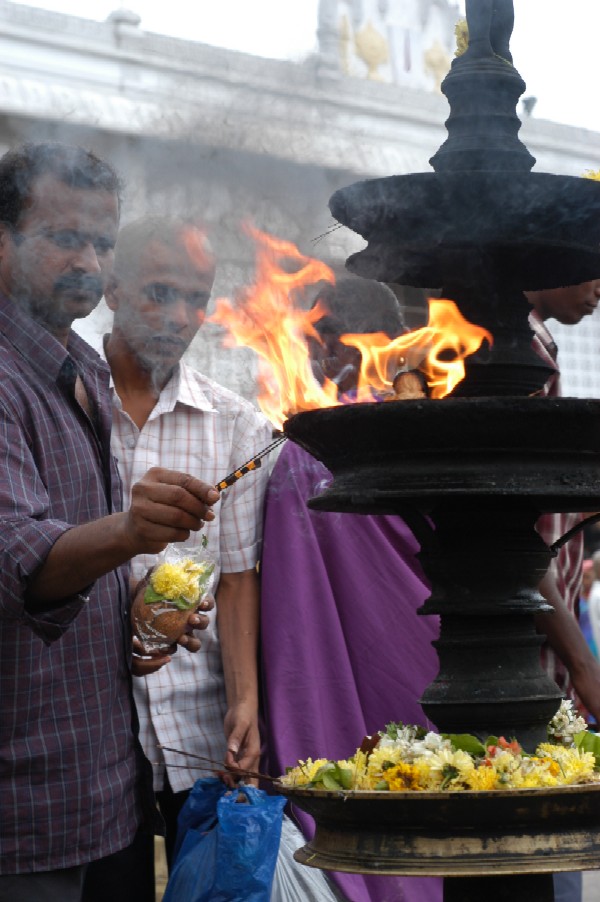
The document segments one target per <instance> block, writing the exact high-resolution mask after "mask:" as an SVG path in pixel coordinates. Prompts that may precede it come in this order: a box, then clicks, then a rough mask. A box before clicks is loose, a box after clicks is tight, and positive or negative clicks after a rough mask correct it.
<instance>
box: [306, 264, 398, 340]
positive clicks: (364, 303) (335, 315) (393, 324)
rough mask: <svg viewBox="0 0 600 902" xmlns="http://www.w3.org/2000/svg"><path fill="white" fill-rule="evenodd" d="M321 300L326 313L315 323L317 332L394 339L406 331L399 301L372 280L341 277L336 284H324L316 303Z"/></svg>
mask: <svg viewBox="0 0 600 902" xmlns="http://www.w3.org/2000/svg"><path fill="white" fill-rule="evenodd" d="M317 301H320V303H321V305H322V306H323V307H325V308H326V309H327V311H328V313H327V314H326V315H325V316H324V317H323V318H322V319H320V320H319V321H318V322H317V323H315V328H316V329H317V331H318V332H322V333H324V332H335V333H337V334H342V333H344V332H353V333H355V334H364V333H366V332H385V333H386V335H388V336H389V337H390V338H396V337H397V336H398V335H402V333H403V332H405V331H406V326H405V324H404V317H403V316H402V308H401V307H400V303H399V301H398V298H397V297H396V295H395V294H394V292H393V291H392V290H391V288H388V286H387V285H384V284H383V282H375V281H374V280H373V279H361V278H358V277H355V278H350V277H348V278H342V279H338V281H337V282H336V284H335V285H329V284H327V285H325V287H324V288H322V289H321V290H320V291H319V294H318V295H317V298H316V300H315V303H316V302H317Z"/></svg>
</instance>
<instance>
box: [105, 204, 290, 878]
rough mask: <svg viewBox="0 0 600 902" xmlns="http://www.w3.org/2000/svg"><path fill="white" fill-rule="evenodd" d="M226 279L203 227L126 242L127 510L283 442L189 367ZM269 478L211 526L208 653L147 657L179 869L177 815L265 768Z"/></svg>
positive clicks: (120, 340)
mask: <svg viewBox="0 0 600 902" xmlns="http://www.w3.org/2000/svg"><path fill="white" fill-rule="evenodd" d="M214 276H215V261H214V258H213V255H212V252H211V249H210V247H209V245H208V242H207V239H206V236H205V234H204V231H203V229H202V228H201V227H198V226H197V225H195V224H191V223H185V222H182V221H177V220H175V221H173V220H168V219H165V218H159V217H155V218H146V219H142V220H139V221H137V222H134V223H131V224H129V225H127V226H125V227H124V228H123V229H122V230H121V232H120V234H119V239H118V242H117V246H116V256H115V267H114V275H113V277H112V278H111V280H110V282H109V286H108V289H107V292H106V301H107V304H108V306H109V307H110V308H111V309H112V310H113V312H114V323H113V328H112V331H111V334H110V335H109V336H107V337H105V341H104V351H105V354H106V359H107V361H108V363H109V365H110V369H111V373H112V385H113V388H112V391H113V434H112V448H113V452H114V454H115V456H116V458H117V461H118V466H119V471H120V473H121V477H122V479H123V487H124V498H125V505H126V506H127V504H128V499H129V494H130V490H131V486H132V484H133V483H135V481H136V480H137V479H138V478H139V474H140V473H142V472H144V471H145V470H146V469H147V468H148V466H152V465H158V466H167V467H170V468H171V467H172V468H174V469H177V470H184V471H186V472H189V473H194V474H197V475H198V476H200V477H201V479H202V480H204V481H205V482H207V483H211V484H213V485H215V484H216V483H218V482H219V481H220V480H221V479H223V477H224V476H226V475H228V474H229V473H231V472H233V471H235V470H236V469H237V468H238V467H239V466H240V465H241V464H243V463H244V462H245V461H246V460H248V459H250V458H251V457H253V456H254V455H255V454H256V453H257V452H259V451H261V450H263V449H264V448H265V447H266V446H267V445H269V444H270V442H271V440H272V427H271V425H270V424H269V422H268V421H267V420H266V419H265V418H264V417H263V416H262V414H260V413H259V412H258V411H257V410H256V409H255V407H254V406H253V405H252V404H250V403H249V402H248V401H246V400H244V399H243V398H240V397H238V396H237V395H235V394H234V393H233V392H231V391H229V390H228V389H225V388H223V387H222V386H220V385H218V384H217V383H216V382H214V381H213V380H211V379H208V378H207V377H206V376H204V375H202V373H200V372H198V371H197V370H196V369H193V368H192V367H191V366H189V365H188V364H186V363H185V362H183V361H182V360H181V357H182V355H183V353H184V352H185V351H186V349H187V348H188V346H189V344H190V342H191V341H192V339H193V338H194V336H195V335H196V333H197V331H198V328H199V326H200V324H201V323H202V320H203V319H204V315H205V311H206V307H207V304H208V301H209V297H210V293H211V289H212V285H213V280H214ZM266 479H267V469H266V468H259V469H257V470H255V471H252V472H251V473H249V474H247V475H245V476H244V477H243V478H242V479H240V480H239V481H238V482H236V483H235V484H234V485H233V486H231V487H230V488H228V489H226V490H225V491H224V492H223V493H222V497H221V502H220V504H219V505H218V506H217V507H216V508H215V519H214V520H213V521H212V522H210V523H208V524H207V527H206V530H205V531H204V536H205V539H206V540H207V551H208V553H209V554H210V555H211V556H212V557H213V558H214V560H215V561H216V570H215V574H216V576H215V586H216V590H215V600H216V606H215V610H214V611H212V612H211V614H210V615H209V619H210V624H209V626H208V629H207V630H206V632H205V633H203V636H202V646H201V648H200V650H199V651H198V653H197V654H193V655H190V654H187V653H182V652H179V653H178V654H177V655H175V656H174V657H173V659H172V660H170V663H168V666H165V667H163V666H162V665H163V664H165V663H167V662H169V657H168V656H167V657H163V658H158V659H156V660H147V659H146V660H144V659H143V658H142V659H140V660H139V662H138V668H139V672H140V673H141V674H142V677H141V679H139V680H135V681H134V691H135V699H136V704H137V709H138V715H139V719H140V739H141V741H142V744H143V746H144V751H145V752H146V755H147V756H148V758H149V760H150V761H151V762H152V765H153V768H154V788H155V790H156V792H157V795H158V801H159V806H160V809H161V811H162V813H163V815H164V817H165V820H166V824H167V856H168V860H169V861H170V859H171V853H172V847H173V843H174V840H175V835H176V829H177V814H178V812H179V810H180V808H181V806H182V805H183V803H184V801H185V799H186V797H187V795H188V792H189V790H190V789H191V787H192V786H193V784H194V782H195V781H196V779H197V778H198V777H201V776H206V775H207V774H210V773H211V772H212V771H214V770H218V769H219V766H221V767H222V765H223V763H225V764H226V765H228V766H230V767H232V768H234V769H238V770H239V772H240V773H241V774H242V775H243V773H244V771H248V770H250V771H255V770H256V769H257V766H258V761H259V753H260V738H259V732H258V673H257V642H258V623H259V616H258V615H259V601H258V578H257V573H256V563H257V560H258V552H259V543H260V538H261V525H262V507H263V497H264V490H265V485H266ZM201 538H202V537H200V536H199V535H196V536H195V537H193V539H192V544H193V543H195V544H196V545H198V544H199V543H200V542H201ZM189 544H190V543H188V545H189ZM153 563H155V558H154V557H153V556H151V555H142V556H140V557H138V558H136V559H135V560H134V561H133V562H132V576H133V578H134V579H140V578H142V577H143V576H144V575H145V573H146V572H147V569H148V568H149V567H151V566H152V565H153ZM190 641H193V640H190ZM188 648H189V650H192V651H195V650H196V649H195V647H193V646H191V645H190V646H188ZM169 749H176V750H178V752H179V754H177V752H173V751H169ZM186 753H187V754H186ZM189 753H191V754H192V755H196V756H202V758H203V759H204V760H199V759H197V758H196V759H194V758H193V757H191V756H190V754H189Z"/></svg>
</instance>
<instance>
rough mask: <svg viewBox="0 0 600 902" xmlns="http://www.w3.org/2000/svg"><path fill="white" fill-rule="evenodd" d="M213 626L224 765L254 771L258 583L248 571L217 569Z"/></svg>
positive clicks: (257, 740) (257, 745) (257, 749)
mask: <svg viewBox="0 0 600 902" xmlns="http://www.w3.org/2000/svg"><path fill="white" fill-rule="evenodd" d="M216 600H217V624H218V629H219V640H220V643H221V654H222V658H223V671H224V674H225V688H226V692H227V714H226V716H225V724H224V728H225V737H226V739H227V756H226V759H225V763H226V764H227V765H228V766H230V767H239V768H240V770H254V771H255V770H257V768H258V763H259V758H260V736H259V732H258V632H259V586H258V576H257V574H256V571H255V570H254V569H252V570H244V571H243V572H241V573H223V574H221V578H220V580H219V586H218V588H217V595H216Z"/></svg>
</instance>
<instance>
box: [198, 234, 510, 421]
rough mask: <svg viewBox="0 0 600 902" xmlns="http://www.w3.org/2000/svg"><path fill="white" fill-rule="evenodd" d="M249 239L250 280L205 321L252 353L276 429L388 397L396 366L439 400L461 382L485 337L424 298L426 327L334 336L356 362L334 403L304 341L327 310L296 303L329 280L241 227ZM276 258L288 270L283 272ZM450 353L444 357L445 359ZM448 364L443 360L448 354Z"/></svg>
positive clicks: (288, 247) (320, 266) (288, 250)
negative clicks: (415, 375)
mask: <svg viewBox="0 0 600 902" xmlns="http://www.w3.org/2000/svg"><path fill="white" fill-rule="evenodd" d="M247 231H248V232H249V233H250V234H251V235H252V237H253V238H254V239H255V241H256V278H255V282H254V284H253V285H252V286H250V287H249V288H246V289H244V290H243V291H242V292H241V295H240V297H239V298H237V303H236V304H235V305H234V304H232V303H231V302H230V301H229V300H227V299H226V298H219V299H218V300H217V302H216V309H215V312H214V313H213V315H212V316H211V317H210V318H209V321H210V322H214V323H218V324H220V325H222V326H224V327H225V328H226V330H227V333H228V334H227V337H226V344H227V345H228V346H230V347H231V346H234V345H239V346H242V347H250V348H253V349H254V350H255V351H256V353H257V354H258V355H259V372H258V386H259V393H258V403H259V405H260V407H261V409H262V411H263V413H264V414H265V415H266V416H267V417H268V419H269V420H270V421H271V422H272V423H273V424H274V425H275V426H277V427H279V428H280V427H281V426H282V425H283V422H284V421H285V419H286V418H287V417H288V416H290V415H291V414H292V413H297V412H298V411H302V410H314V409H316V408H319V407H333V406H336V405H338V404H342V403H353V402H359V401H374V400H382V399H384V398H387V397H390V398H392V397H394V393H393V391H392V382H393V378H394V375H395V374H396V372H397V371H398V369H400V368H402V369H404V368H406V369H420V370H421V372H422V373H423V374H424V375H425V378H426V380H427V383H428V387H429V392H430V395H431V397H433V398H442V397H444V395H447V394H448V393H449V392H450V391H452V389H453V388H454V386H455V385H456V384H457V383H458V382H460V380H461V379H463V378H464V374H465V369H464V362H463V361H464V358H465V357H467V356H468V355H469V354H473V353H474V352H475V351H477V350H478V348H479V347H480V346H481V344H482V342H483V340H484V339H487V341H488V342H489V343H490V344H491V343H492V336H491V335H490V333H489V332H487V331H486V330H485V329H483V328H481V327H480V326H476V325H473V324H472V323H469V322H467V320H465V319H464V317H463V316H462V315H461V313H460V311H459V310H458V308H457V307H456V304H455V303H454V301H448V300H431V301H430V302H429V305H430V306H429V322H428V324H427V326H425V327H423V328H422V329H417V330H416V331H414V332H408V333H405V334H404V335H401V336H400V337H398V338H395V339H393V340H390V338H389V337H388V336H387V335H385V333H382V332H375V333H368V334H361V335H352V334H347V335H344V336H342V337H341V338H340V341H342V342H343V343H344V344H346V345H350V346H353V347H355V348H357V349H358V350H359V351H360V353H361V357H362V361H361V369H360V376H359V380H358V386H357V391H356V395H355V396H354V395H353V396H352V398H349V397H347V396H344V397H343V398H341V399H340V398H338V389H337V385H336V384H335V383H334V382H332V381H330V380H328V379H325V381H324V384H323V385H320V384H319V383H318V382H317V380H316V379H315V377H314V375H313V371H312V367H311V359H310V351H309V345H308V339H309V338H314V339H315V340H316V341H319V342H320V341H321V339H320V337H319V334H318V332H317V331H316V329H315V328H314V324H315V323H316V322H317V321H318V320H319V319H321V318H322V317H323V316H324V315H325V314H326V313H327V310H326V309H325V308H324V306H322V305H321V303H320V302H318V303H317V304H316V305H315V306H314V307H313V308H312V309H311V310H303V309H302V308H301V307H300V306H298V304H297V298H296V297H295V295H296V296H297V294H298V289H302V288H305V287H307V286H310V285H314V284H315V283H317V282H319V281H327V282H330V283H334V282H335V276H334V274H333V272H332V271H331V269H329V267H328V266H326V265H325V264H324V263H321V262H320V261H318V260H315V259H313V258H311V257H306V256H304V255H303V254H301V253H300V251H299V250H298V248H297V247H296V246H295V245H294V244H292V243H291V242H288V241H283V240H281V239H278V238H274V237H273V236H270V235H267V234H266V233H264V232H259V231H258V230H256V229H254V228H251V227H248V228H247ZM283 260H289V261H291V263H292V266H288V268H292V267H293V269H294V271H293V272H287V271H286V269H285V268H284V267H283V265H282V263H283ZM449 352H450V354H449ZM449 356H450V357H451V358H452V359H448V357H449Z"/></svg>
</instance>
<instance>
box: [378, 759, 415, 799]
mask: <svg viewBox="0 0 600 902" xmlns="http://www.w3.org/2000/svg"><path fill="white" fill-rule="evenodd" d="M421 776H422V773H421V771H420V770H419V768H417V767H415V765H414V764H405V763H404V762H402V761H401V762H400V763H399V764H396V765H395V766H394V767H390V768H388V770H387V771H386V772H385V778H384V779H385V782H386V783H387V785H388V787H389V789H390V791H391V792H405V791H406V790H407V789H411V790H419V789H425V786H424V785H422V783H421Z"/></svg>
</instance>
